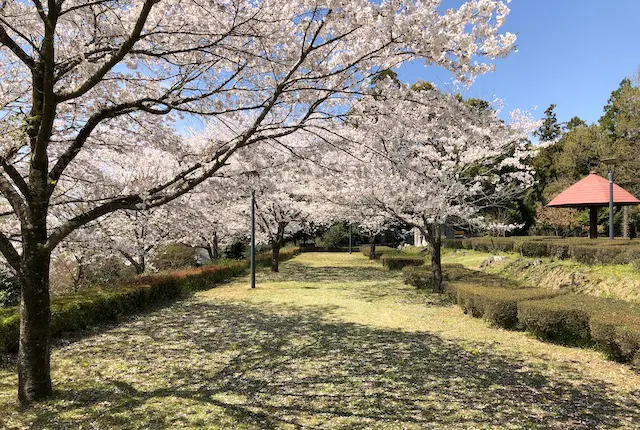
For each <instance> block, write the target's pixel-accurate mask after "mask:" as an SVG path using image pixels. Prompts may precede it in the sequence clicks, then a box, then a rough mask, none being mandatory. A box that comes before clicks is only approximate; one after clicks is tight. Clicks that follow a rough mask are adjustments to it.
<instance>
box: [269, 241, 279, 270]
mask: <svg viewBox="0 0 640 430" xmlns="http://www.w3.org/2000/svg"><path fill="white" fill-rule="evenodd" d="M279 263H280V244H279V243H274V244H273V248H272V250H271V271H272V272H277V271H278V270H279V267H278V266H279Z"/></svg>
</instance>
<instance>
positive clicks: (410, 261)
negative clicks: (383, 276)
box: [380, 253, 425, 270]
mask: <svg viewBox="0 0 640 430" xmlns="http://www.w3.org/2000/svg"><path fill="white" fill-rule="evenodd" d="M424 262H425V256H424V255H416V254H403V253H388V254H384V255H383V256H382V257H380V263H382V265H383V266H384V267H386V268H387V269H389V270H400V269H402V268H403V267H406V266H422V265H423V264H424Z"/></svg>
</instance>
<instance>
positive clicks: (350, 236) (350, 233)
mask: <svg viewBox="0 0 640 430" xmlns="http://www.w3.org/2000/svg"><path fill="white" fill-rule="evenodd" d="M349 254H351V223H349Z"/></svg>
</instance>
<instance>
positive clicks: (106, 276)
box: [74, 256, 135, 290]
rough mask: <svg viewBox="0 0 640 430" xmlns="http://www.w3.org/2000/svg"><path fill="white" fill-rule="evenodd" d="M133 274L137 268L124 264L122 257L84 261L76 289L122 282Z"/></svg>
mask: <svg viewBox="0 0 640 430" xmlns="http://www.w3.org/2000/svg"><path fill="white" fill-rule="evenodd" d="M133 276H135V270H133V267H131V266H127V265H126V264H124V262H123V260H122V259H121V258H118V257H116V256H107V257H101V258H96V259H92V260H90V261H89V262H86V263H82V277H81V278H80V279H78V281H77V285H75V287H74V290H78V289H80V288H90V287H93V286H98V285H113V284H115V283H122V281H123V280H125V279H130V278H132V277H133Z"/></svg>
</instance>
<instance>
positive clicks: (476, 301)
mask: <svg viewBox="0 0 640 430" xmlns="http://www.w3.org/2000/svg"><path fill="white" fill-rule="evenodd" d="M456 291H457V302H458V305H460V306H461V307H462V308H463V309H464V311H465V312H466V313H468V314H470V315H471V316H473V317H482V318H484V319H485V320H487V321H489V322H490V323H491V324H493V325H496V326H498V327H503V328H508V329H512V328H516V327H517V325H518V303H520V302H523V301H526V300H536V299H543V298H549V297H555V296H557V295H559V294H561V292H560V291H557V290H555V291H554V290H548V289H544V288H493V287H482V286H477V285H461V286H458V287H457V289H456Z"/></svg>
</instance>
